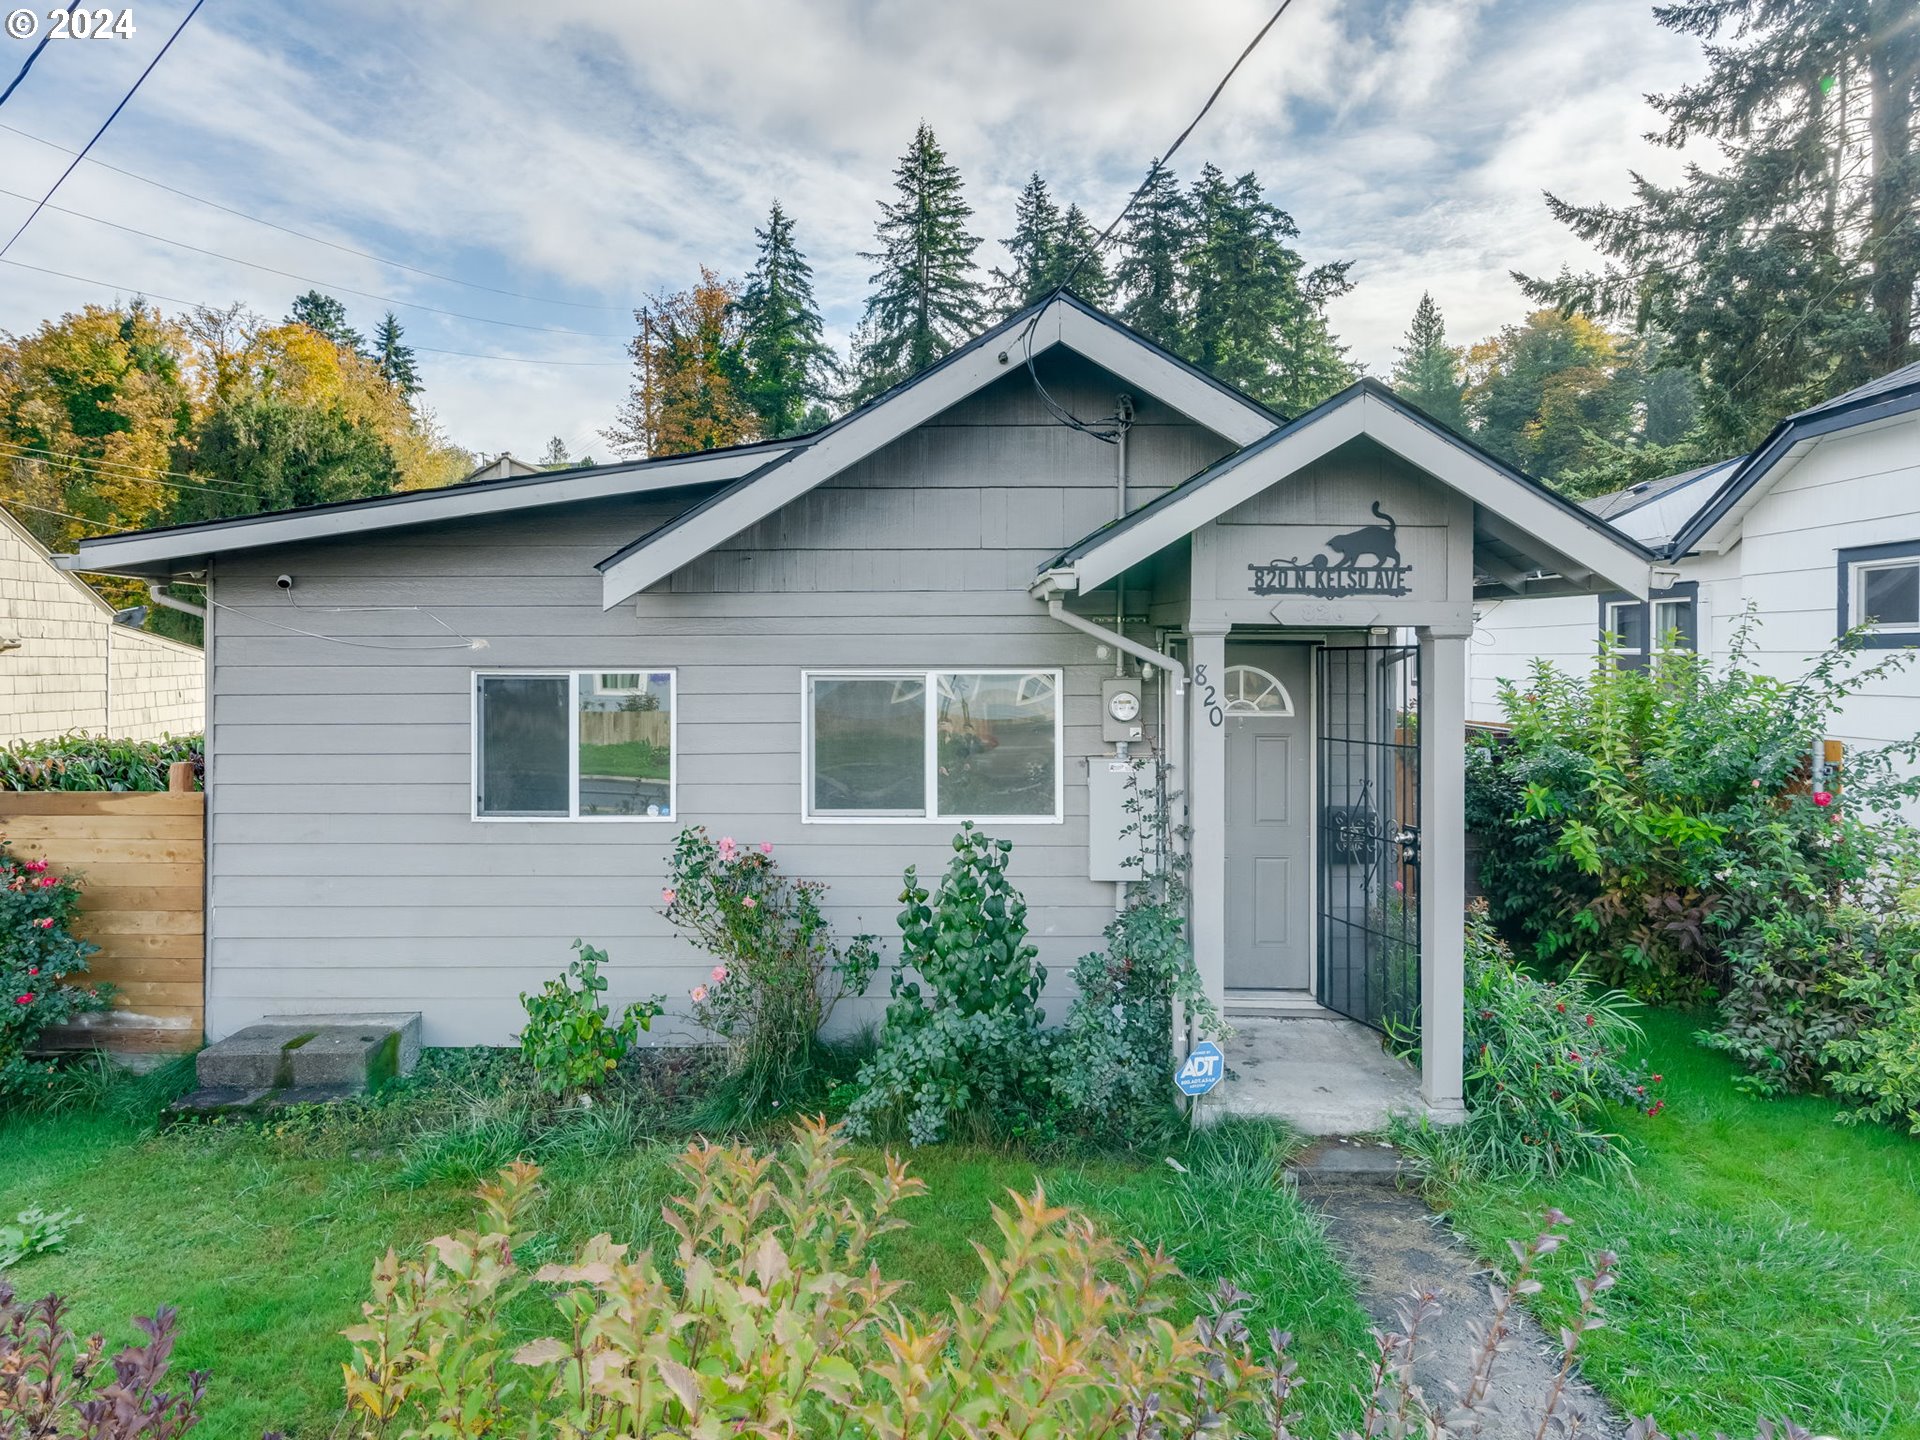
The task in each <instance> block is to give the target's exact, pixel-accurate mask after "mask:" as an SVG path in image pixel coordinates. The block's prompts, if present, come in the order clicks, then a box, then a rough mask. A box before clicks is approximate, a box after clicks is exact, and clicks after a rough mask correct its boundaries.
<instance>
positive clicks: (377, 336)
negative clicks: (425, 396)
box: [370, 310, 420, 401]
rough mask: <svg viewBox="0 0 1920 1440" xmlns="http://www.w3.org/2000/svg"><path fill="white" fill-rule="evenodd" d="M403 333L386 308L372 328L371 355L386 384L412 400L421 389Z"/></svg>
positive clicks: (411, 349) (411, 354)
mask: <svg viewBox="0 0 1920 1440" xmlns="http://www.w3.org/2000/svg"><path fill="white" fill-rule="evenodd" d="M405 333H406V332H405V331H404V330H402V329H401V328H400V322H399V320H398V319H396V318H395V316H394V313H393V312H392V311H391V310H389V311H387V313H386V314H385V315H383V316H382V317H381V318H380V324H379V326H378V327H377V328H376V329H375V330H374V332H373V354H372V356H371V357H370V358H371V359H372V361H373V363H374V366H375V367H376V368H377V369H378V370H379V371H380V374H381V375H382V376H383V377H384V378H385V380H386V382H387V384H389V385H391V386H392V387H393V388H394V389H395V390H397V391H398V392H399V393H400V398H401V399H403V400H407V401H411V400H412V399H413V397H414V396H416V395H418V394H419V393H420V370H419V367H418V366H416V365H415V364H414V361H413V347H412V346H411V345H409V344H407V343H406V342H405V341H404V340H402V339H401V336H402V335H404V334H405Z"/></svg>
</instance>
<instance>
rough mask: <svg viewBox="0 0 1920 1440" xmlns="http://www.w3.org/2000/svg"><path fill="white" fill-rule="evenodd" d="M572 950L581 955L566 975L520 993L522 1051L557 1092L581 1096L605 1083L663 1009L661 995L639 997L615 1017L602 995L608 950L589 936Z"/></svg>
mask: <svg viewBox="0 0 1920 1440" xmlns="http://www.w3.org/2000/svg"><path fill="white" fill-rule="evenodd" d="M573 948H574V949H576V950H578V951H579V952H580V958H579V959H577V960H573V961H570V962H568V965H567V973H566V974H565V975H556V976H554V978H553V979H551V980H549V981H547V983H546V984H545V985H543V986H541V987H540V993H539V994H537V995H525V994H523V995H521V997H520V1004H521V1006H522V1007H523V1008H525V1010H526V1012H527V1023H526V1025H525V1026H524V1027H523V1028H522V1029H521V1031H520V1054H521V1056H522V1057H523V1058H524V1059H525V1060H526V1061H527V1063H528V1064H529V1065H531V1066H532V1067H533V1071H534V1074H535V1075H537V1076H539V1078H540V1083H541V1086H542V1087H543V1088H544V1089H546V1090H548V1091H550V1092H552V1093H553V1094H555V1095H578V1094H582V1093H584V1092H585V1091H588V1090H592V1089H595V1088H597V1087H598V1086H600V1085H603V1084H605V1083H606V1080H607V1077H608V1076H609V1075H611V1074H612V1073H613V1072H614V1071H615V1070H616V1069H618V1068H619V1065H620V1062H621V1061H622V1060H624V1059H626V1057H627V1052H628V1051H630V1050H632V1049H633V1045H634V1041H635V1039H636V1038H637V1037H638V1036H639V1033H640V1032H641V1031H642V1030H651V1029H652V1028H653V1021H654V1017H655V1016H657V1015H659V1014H660V1010H661V1005H660V1001H659V1000H658V999H653V1000H636V1001H634V1002H633V1003H632V1004H631V1005H629V1006H627V1008H626V1009H625V1010H623V1011H622V1012H621V1013H620V1019H619V1020H618V1021H617V1022H616V1021H613V1020H612V1019H611V1014H610V1010H609V1007H608V1006H606V1005H605V1004H602V1003H601V1002H600V999H599V997H600V995H601V994H602V993H603V992H604V991H605V990H606V988H607V982H606V980H605V979H604V978H603V977H602V976H601V974H600V967H601V966H602V965H603V964H605V963H606V959H607V952H606V951H604V950H598V949H595V948H594V947H593V946H591V945H589V944H587V942H586V941H584V940H575V941H574V942H573ZM569 981H571V982H572V983H571V984H569V983H568V982H569Z"/></svg>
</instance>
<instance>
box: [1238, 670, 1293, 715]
mask: <svg viewBox="0 0 1920 1440" xmlns="http://www.w3.org/2000/svg"><path fill="white" fill-rule="evenodd" d="M1221 688H1222V690H1223V692H1224V693H1225V695H1226V697H1227V705H1226V710H1227V714H1229V715H1291V714H1293V696H1291V695H1289V694H1288V693H1287V687H1286V686H1284V685H1282V684H1281V683H1280V682H1279V681H1278V680H1276V679H1275V678H1274V677H1273V676H1271V675H1269V674H1268V673H1267V672H1266V671H1264V670H1262V669H1261V668H1260V667H1259V666H1257V665H1229V666H1228V667H1227V674H1226V684H1225V685H1224V686H1222V687H1221Z"/></svg>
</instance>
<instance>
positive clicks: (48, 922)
mask: <svg viewBox="0 0 1920 1440" xmlns="http://www.w3.org/2000/svg"><path fill="white" fill-rule="evenodd" d="M33 923H34V924H35V925H37V926H38V927H39V928H40V929H42V930H51V929H53V917H52V916H51V915H47V916H43V917H42V918H41V919H38V920H36V921H34V922H33Z"/></svg>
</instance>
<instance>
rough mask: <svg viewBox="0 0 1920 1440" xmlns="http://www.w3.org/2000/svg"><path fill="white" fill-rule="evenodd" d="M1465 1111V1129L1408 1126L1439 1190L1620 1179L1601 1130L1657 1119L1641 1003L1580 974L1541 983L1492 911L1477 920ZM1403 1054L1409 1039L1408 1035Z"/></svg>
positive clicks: (1612, 1141) (1479, 910)
mask: <svg viewBox="0 0 1920 1440" xmlns="http://www.w3.org/2000/svg"><path fill="white" fill-rule="evenodd" d="M1466 948H1467V954H1466V1031H1465V1034H1466V1101H1467V1118H1466V1120H1465V1121H1464V1122H1463V1123H1461V1124H1459V1125H1456V1126H1434V1125H1432V1124H1428V1123H1422V1124H1421V1125H1418V1126H1414V1125H1409V1124H1407V1123H1405V1122H1402V1123H1401V1124H1400V1126H1399V1127H1398V1130H1399V1138H1401V1139H1402V1141H1403V1142H1404V1143H1405V1145H1406V1147H1407V1148H1408V1150H1409V1151H1410V1153H1411V1154H1412V1155H1413V1156H1414V1158H1415V1160H1416V1163H1417V1164H1419V1165H1420V1166H1421V1167H1422V1169H1423V1170H1424V1171H1425V1172H1426V1175H1427V1177H1428V1178H1429V1179H1430V1180H1434V1181H1437V1182H1439V1183H1441V1184H1443V1185H1445V1184H1449V1183H1453V1182H1456V1181H1459V1180H1462V1179H1465V1178H1468V1177H1470V1176H1471V1177H1476V1178H1485V1177H1489V1176H1505V1175H1540V1174H1546V1175H1558V1174H1561V1173H1563V1172H1566V1171H1571V1170H1586V1169H1599V1170H1609V1169H1611V1170H1620V1169H1624V1168H1627V1167H1628V1166H1629V1165H1630V1164H1631V1163H1632V1162H1631V1158H1630V1157H1629V1156H1628V1154H1627V1152H1626V1150H1625V1149H1624V1148H1623V1147H1622V1145H1621V1142H1620V1138H1619V1137H1618V1136H1617V1135H1614V1134H1611V1133H1609V1132H1607V1131H1606V1130H1605V1129H1603V1128H1602V1126H1603V1125H1604V1123H1605V1120H1606V1107H1607V1106H1608V1105H1609V1104H1613V1103H1620V1102H1627V1103H1631V1104H1634V1105H1637V1106H1639V1107H1640V1108H1641V1109H1643V1110H1645V1111H1646V1112H1647V1113H1648V1114H1649V1115H1657V1114H1659V1113H1660V1111H1661V1110H1662V1109H1663V1108H1664V1102H1663V1101H1661V1100H1660V1099H1658V1098H1657V1097H1656V1095H1655V1094H1654V1092H1655V1090H1656V1089H1657V1087H1658V1085H1659V1083H1660V1077H1659V1076H1658V1075H1648V1074H1646V1073H1644V1072H1643V1071H1642V1070H1641V1069H1640V1068H1639V1067H1638V1066H1637V1064H1635V1063H1634V1062H1633V1060H1632V1055H1633V1051H1634V1050H1635V1048H1636V1047H1637V1046H1638V1044H1639V1042H1640V1040H1641V1034H1640V1027H1639V1026H1638V1025H1637V1024H1635V1023H1634V1021H1633V1020H1632V1018H1631V1017H1630V1016H1629V1015H1628V1013H1627V1012H1628V1010H1629V1009H1630V1008H1631V1006H1632V1003H1633V1002H1632V1001H1630V1000H1628V999H1627V997H1626V996H1624V995H1622V994H1620V993H1619V992H1617V991H1602V990H1600V989H1598V988H1597V987H1595V986H1594V985H1592V984H1591V983H1589V982H1588V981H1587V979H1586V978H1585V977H1584V976H1583V975H1582V974H1581V973H1580V972H1579V971H1578V970H1577V969H1576V970H1575V971H1574V972H1573V973H1571V974H1569V975H1567V976H1566V977H1565V978H1563V979H1560V980H1540V979H1537V978H1536V977H1534V976H1532V975H1529V974H1527V973H1526V972H1525V971H1524V970H1522V969H1521V968H1520V967H1519V966H1518V965H1516V964H1515V963H1514V959H1513V954H1512V952H1511V951H1510V950H1509V949H1508V948H1507V945H1506V942H1505V941H1503V940H1502V939H1501V938H1500V937H1499V935H1498V934H1496V933H1495V931H1494V929H1493V926H1492V924H1491V923H1490V922H1489V921H1488V919H1487V914H1486V907H1485V905H1484V904H1476V905H1474V906H1473V907H1472V908H1471V909H1470V910H1469V911H1468V913H1467V947H1466ZM1398 1038H1399V1039H1400V1040H1401V1041H1402V1045H1401V1048H1402V1050H1403V1051H1411V1049H1412V1046H1411V1045H1409V1044H1407V1043H1405V1042H1406V1041H1407V1039H1408V1036H1407V1035H1406V1034H1405V1033H1404V1032H1403V1033H1401V1034H1400V1035H1399V1037H1398Z"/></svg>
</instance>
